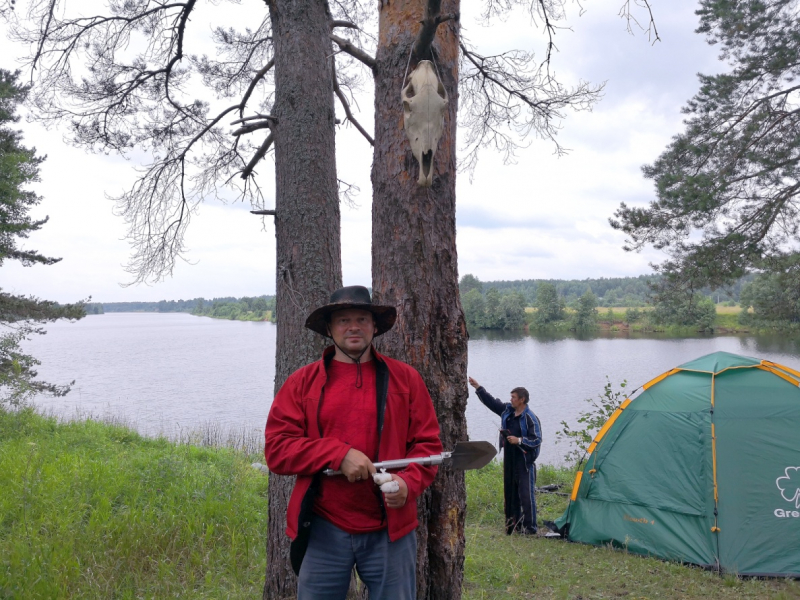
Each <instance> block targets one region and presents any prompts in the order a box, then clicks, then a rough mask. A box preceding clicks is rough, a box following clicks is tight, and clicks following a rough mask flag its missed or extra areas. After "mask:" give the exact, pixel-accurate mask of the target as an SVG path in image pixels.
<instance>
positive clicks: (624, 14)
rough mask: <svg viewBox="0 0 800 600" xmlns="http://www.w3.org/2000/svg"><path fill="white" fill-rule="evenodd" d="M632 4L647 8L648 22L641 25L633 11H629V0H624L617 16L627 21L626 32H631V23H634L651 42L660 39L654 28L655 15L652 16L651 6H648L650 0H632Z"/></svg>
mask: <svg viewBox="0 0 800 600" xmlns="http://www.w3.org/2000/svg"><path fill="white" fill-rule="evenodd" d="M633 2H634V4H635V5H636V6H639V7H644V8H646V9H647V14H648V19H649V20H648V23H647V27H643V26H642V24H641V23H639V20H638V19H637V18H636V16H635V15H634V13H633V12H632V11H631V0H625V3H624V4H623V5H622V6H621V7H620V9H619V16H620V17H621V18H623V19H625V20H626V21H627V30H628V33H630V34H633V28H632V27H631V23H634V24H635V25H636V26H637V27H638V28H639V29H640V30H642V31H644V32H645V33H646V34H647V39H648V40H651V41H652V43H653V44H655V43H656V42H660V41H661V37H660V36H659V35H658V29H657V28H656V21H655V17H654V16H653V8H652V7H651V6H650V0H633Z"/></svg>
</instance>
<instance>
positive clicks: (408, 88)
mask: <svg viewBox="0 0 800 600" xmlns="http://www.w3.org/2000/svg"><path fill="white" fill-rule="evenodd" d="M395 89H396V88H395ZM416 95H417V91H416V90H415V89H414V84H413V83H409V84H408V85H407V86H406V98H413V97H414V96H416Z"/></svg>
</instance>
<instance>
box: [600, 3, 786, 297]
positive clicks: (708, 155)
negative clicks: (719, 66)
mask: <svg viewBox="0 0 800 600" xmlns="http://www.w3.org/2000/svg"><path fill="white" fill-rule="evenodd" d="M798 9H800V3H798V2H797V0H774V1H769V2H750V1H748V0H734V1H732V2H720V1H718V0H701V2H700V9H699V10H698V15H699V16H700V27H699V29H698V30H697V31H698V33H703V34H705V35H706V36H707V39H708V42H709V43H710V44H716V45H718V46H719V47H720V54H721V58H722V59H724V60H726V61H727V62H728V64H729V65H730V71H729V72H727V73H722V74H719V75H713V76H708V75H700V82H701V88H700V91H699V92H698V93H697V95H696V96H695V97H694V98H692V99H691V100H690V101H689V103H688V104H687V106H686V107H685V109H684V112H685V113H686V114H687V116H688V118H687V120H686V129H685V131H684V132H683V133H681V134H679V135H677V136H676V137H675V138H674V140H673V141H672V143H671V144H670V145H669V146H668V147H667V149H666V150H665V151H664V153H663V154H662V155H661V156H660V157H659V158H658V160H656V162H654V163H653V164H652V165H648V166H645V167H644V168H643V171H644V174H645V176H647V177H649V178H651V179H653V181H654V182H655V188H656V196H657V198H656V200H654V201H653V202H652V203H651V204H650V206H647V207H634V206H627V205H625V204H622V205H621V206H620V209H619V210H618V211H617V212H616V215H615V217H616V218H615V219H612V221H611V224H612V225H613V226H614V227H615V228H617V229H620V230H622V231H624V232H625V233H626V234H628V236H629V237H628V243H627V245H626V249H627V250H638V249H640V248H642V247H644V246H646V245H652V246H654V247H655V248H658V249H663V250H665V251H666V252H667V253H668V254H669V256H670V258H669V259H668V260H666V261H665V262H664V263H662V264H661V265H658V266H657V270H658V271H660V272H661V273H662V274H663V275H664V277H663V278H662V280H661V281H660V283H659V285H658V287H657V293H658V295H659V296H661V297H663V298H667V299H674V298H677V299H679V300H680V299H682V301H683V303H684V304H687V305H690V304H691V303H692V301H693V295H694V292H696V291H698V290H699V289H700V288H702V287H704V286H710V287H712V288H713V287H720V286H723V285H725V284H729V283H732V282H733V281H734V280H736V279H738V278H739V277H741V276H742V275H744V274H745V273H746V272H747V271H751V270H755V271H765V272H775V273H781V272H785V271H786V270H788V269H791V268H795V267H794V266H793V265H796V264H797V257H798V253H799V252H800V237H798V235H799V234H800V231H799V229H798V228H799V227H800V214H798V198H799V197H800V164H799V162H798V161H799V160H800V144H799V143H798V140H799V139H800V137H799V134H800V102H798V98H800V96H798V92H800V38H798V35H797V31H798V29H799V28H800V17H798Z"/></svg>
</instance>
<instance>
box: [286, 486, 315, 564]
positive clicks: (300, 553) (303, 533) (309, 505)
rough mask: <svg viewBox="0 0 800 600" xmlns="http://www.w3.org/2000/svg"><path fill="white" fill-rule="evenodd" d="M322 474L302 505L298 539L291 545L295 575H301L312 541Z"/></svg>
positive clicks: (290, 559) (298, 522)
mask: <svg viewBox="0 0 800 600" xmlns="http://www.w3.org/2000/svg"><path fill="white" fill-rule="evenodd" d="M321 476H322V473H317V474H316V475H314V479H313V480H312V481H311V485H310V486H308V490H306V494H305V496H303V501H302V502H301V503H300V516H299V517H298V519H297V537H295V538H294V539H293V540H292V543H291V544H290V545H289V561H290V562H291V563H292V570H293V571H294V574H295V575H300V567H301V566H302V565H303V558H304V557H305V555H306V550H308V542H309V540H310V539H311V519H312V517H313V516H314V499H315V498H316V497H317V492H318V491H319V484H320V477H321Z"/></svg>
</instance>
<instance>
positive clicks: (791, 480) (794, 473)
mask: <svg viewBox="0 0 800 600" xmlns="http://www.w3.org/2000/svg"><path fill="white" fill-rule="evenodd" d="M784 474H785V476H784V477H778V478H777V479H776V480H775V485H777V486H778V489H779V490H780V491H781V496H783V499H784V500H786V501H787V502H794V506H795V508H800V467H786V470H785V471H784Z"/></svg>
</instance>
